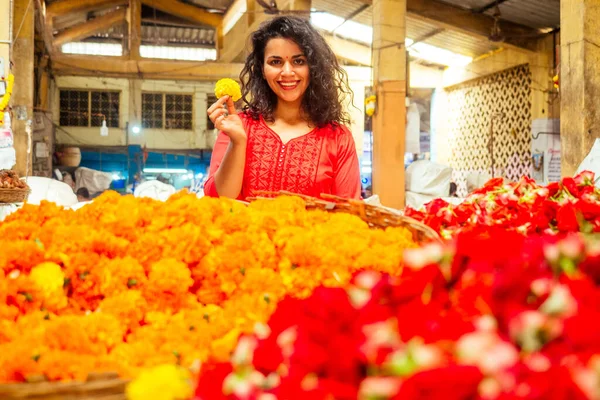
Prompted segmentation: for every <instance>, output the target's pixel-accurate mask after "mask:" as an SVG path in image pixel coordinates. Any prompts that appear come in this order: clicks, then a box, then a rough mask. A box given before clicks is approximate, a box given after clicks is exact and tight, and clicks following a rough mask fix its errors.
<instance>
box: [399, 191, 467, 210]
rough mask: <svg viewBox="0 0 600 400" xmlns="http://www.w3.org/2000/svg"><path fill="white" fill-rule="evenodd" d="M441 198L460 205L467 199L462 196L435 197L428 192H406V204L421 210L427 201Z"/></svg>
mask: <svg viewBox="0 0 600 400" xmlns="http://www.w3.org/2000/svg"><path fill="white" fill-rule="evenodd" d="M438 198H441V199H442V200H444V201H446V202H447V203H450V204H454V205H458V204H460V203H462V202H463V201H465V199H463V198H460V197H435V196H429V195H426V194H420V193H414V192H406V206H407V207H411V208H414V209H415V210H420V209H421V208H422V207H423V206H425V205H426V204H427V203H430V202H432V201H433V200H435V199H438Z"/></svg>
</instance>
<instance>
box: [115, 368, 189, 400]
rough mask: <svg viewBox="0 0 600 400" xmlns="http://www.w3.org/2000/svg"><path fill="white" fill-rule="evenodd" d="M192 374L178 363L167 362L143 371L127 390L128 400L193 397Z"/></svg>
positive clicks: (162, 399)
mask: <svg viewBox="0 0 600 400" xmlns="http://www.w3.org/2000/svg"><path fill="white" fill-rule="evenodd" d="M191 379H192V376H191V374H190V372H189V371H188V370H186V369H185V368H182V367H179V366H177V365H171V364H165V365H159V366H158V367H154V368H151V369H147V370H144V371H142V373H141V374H140V375H139V376H138V377H137V379H135V380H134V381H132V382H131V383H130V384H129V385H128V386H127V390H126V394H127V399H128V400H148V399H152V400H185V399H189V398H190V397H192V394H193V389H192V383H191Z"/></svg>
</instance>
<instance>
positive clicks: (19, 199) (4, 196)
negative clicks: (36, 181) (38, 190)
mask: <svg viewBox="0 0 600 400" xmlns="http://www.w3.org/2000/svg"><path fill="white" fill-rule="evenodd" d="M29 193H31V190H30V189H0V203H23V202H25V200H27V197H28V196H29Z"/></svg>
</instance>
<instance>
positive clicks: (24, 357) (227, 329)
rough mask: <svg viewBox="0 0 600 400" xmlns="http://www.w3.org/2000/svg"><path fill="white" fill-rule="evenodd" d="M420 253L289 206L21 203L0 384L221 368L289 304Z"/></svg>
mask: <svg viewBox="0 0 600 400" xmlns="http://www.w3.org/2000/svg"><path fill="white" fill-rule="evenodd" d="M416 246H417V245H416V244H415V243H414V242H413V241H412V236H411V233H410V232H409V231H407V230H405V229H402V228H388V229H387V230H385V231H382V230H370V229H369V228H368V226H367V225H366V224H365V223H364V222H363V221H361V220H360V219H359V218H357V217H354V216H350V215H345V214H328V213H326V212H322V211H306V210H305V206H304V202H303V201H302V200H301V199H299V198H294V197H282V198H278V199H276V200H261V201H257V202H255V203H252V204H251V205H250V206H246V205H244V204H241V203H238V202H235V201H230V200H226V199H211V198H203V199H197V198H196V197H195V196H193V195H189V194H179V195H176V196H174V197H172V198H171V199H169V200H168V201H167V202H158V201H154V200H151V199H139V198H134V197H132V196H125V197H122V196H120V195H118V194H117V193H107V194H105V195H103V196H101V197H99V198H98V199H96V200H95V201H94V202H93V203H92V204H90V205H88V206H85V207H83V208H81V209H80V210H78V211H72V210H65V209H63V208H61V207H58V206H56V205H55V204H53V203H42V205H40V206H32V205H25V206H24V207H23V208H22V209H21V210H19V211H18V212H16V213H14V214H12V215H11V216H9V217H8V218H7V219H6V220H5V221H4V222H2V223H0V248H1V249H2V251H1V252H0V382H21V381H26V380H27V378H28V377H30V376H36V375H38V376H39V375H45V376H46V378H47V379H49V380H71V379H76V380H84V379H86V377H87V375H88V373H90V372H107V371H116V372H118V373H119V374H120V376H122V377H125V378H130V377H135V376H137V375H138V374H139V373H140V372H141V371H142V370H144V369H145V368H148V367H152V366H156V365H160V364H165V363H167V364H168V363H171V364H176V363H178V364H180V365H182V366H184V367H186V368H190V369H192V370H193V369H194V368H195V367H197V366H198V365H199V363H200V362H202V361H204V360H207V359H209V358H211V359H216V360H226V359H227V358H228V356H229V354H230V352H231V350H232V349H233V348H234V346H235V344H236V342H237V338H238V336H239V335H240V334H241V333H244V332H251V331H252V330H253V328H254V326H255V325H256V323H261V322H265V321H267V320H268V318H269V316H270V315H271V314H272V313H273V311H274V309H275V307H276V304H277V302H278V301H279V300H280V299H282V298H283V297H284V296H285V295H288V294H289V295H292V296H296V297H307V296H308V295H309V294H310V293H311V292H312V290H313V289H314V288H315V287H317V286H319V285H325V286H332V287H335V286H345V285H346V284H347V283H348V282H349V281H350V279H351V276H352V275H353V274H354V273H355V272H356V271H359V270H363V269H370V270H376V271H381V272H387V273H390V274H392V275H396V274H399V273H400V270H401V268H402V253H403V250H404V249H405V248H413V247H416Z"/></svg>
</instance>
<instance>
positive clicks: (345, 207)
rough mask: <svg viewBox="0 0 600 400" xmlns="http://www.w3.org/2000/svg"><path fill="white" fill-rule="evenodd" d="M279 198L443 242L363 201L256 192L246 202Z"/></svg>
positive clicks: (422, 227)
mask: <svg viewBox="0 0 600 400" xmlns="http://www.w3.org/2000/svg"><path fill="white" fill-rule="evenodd" d="M279 196H291V197H299V198H301V199H303V200H304V201H306V203H307V208H318V209H322V210H324V211H327V212H336V211H338V212H344V213H347V214H352V215H355V216H357V217H359V218H360V219H362V220H363V221H365V222H367V223H368V224H369V225H370V226H377V227H379V228H381V229H384V228H387V227H398V226H404V227H408V228H410V230H411V231H412V232H413V235H416V236H418V237H415V239H418V241H419V242H425V241H426V240H422V238H424V239H427V240H433V241H436V242H442V241H443V240H442V238H441V237H440V235H439V234H438V233H437V232H436V231H435V230H434V229H433V228H431V227H430V226H428V225H426V224H424V223H422V222H420V221H417V220H416V219H414V218H411V217H407V216H406V215H404V213H403V212H402V211H401V210H394V209H390V208H388V207H383V206H376V205H372V204H367V203H365V202H364V200H356V199H346V198H343V197H338V196H334V195H328V194H322V195H321V198H316V197H311V196H306V195H302V194H297V193H292V192H287V191H280V192H268V191H261V192H257V195H256V196H255V197H249V198H247V199H246V200H247V201H248V202H250V203H251V202H253V201H256V200H274V199H275V198H277V197H279ZM244 203H247V202H244Z"/></svg>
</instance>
